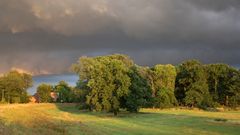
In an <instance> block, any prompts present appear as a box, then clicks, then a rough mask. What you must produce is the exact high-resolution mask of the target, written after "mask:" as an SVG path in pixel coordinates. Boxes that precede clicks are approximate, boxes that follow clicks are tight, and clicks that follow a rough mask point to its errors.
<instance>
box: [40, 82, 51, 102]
mask: <svg viewBox="0 0 240 135" xmlns="http://www.w3.org/2000/svg"><path fill="white" fill-rule="evenodd" d="M52 91H53V87H52V86H51V85H48V84H40V85H39V86H38V87H37V95H38V97H39V102H40V103H49V102H51V101H52V98H51V92H52Z"/></svg>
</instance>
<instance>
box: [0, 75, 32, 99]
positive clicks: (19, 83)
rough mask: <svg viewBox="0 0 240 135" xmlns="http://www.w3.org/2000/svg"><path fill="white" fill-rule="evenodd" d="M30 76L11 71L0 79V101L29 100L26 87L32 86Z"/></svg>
mask: <svg viewBox="0 0 240 135" xmlns="http://www.w3.org/2000/svg"><path fill="white" fill-rule="evenodd" d="M32 82H33V81H32V77H31V75H28V74H25V73H23V74H21V73H18V72H17V71H11V72H9V73H7V74H5V75H4V76H3V77H1V79H0V88H1V102H8V103H26V102H28V101H29V96H28V93H27V89H28V88H29V87H31V86H32Z"/></svg>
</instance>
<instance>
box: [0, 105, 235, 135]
mask: <svg viewBox="0 0 240 135" xmlns="http://www.w3.org/2000/svg"><path fill="white" fill-rule="evenodd" d="M113 134H117V135H128V134H133V135H161V134H163V135H182V134H187V135H209V134H211V135H238V134H240V112H239V111H235V112H205V111H199V110H152V109H143V110H141V113H139V114H129V113H121V114H120V115H119V116H118V117H114V116H113V115H112V114H108V113H96V112H83V111H79V110H78V109H77V108H76V107H75V105H74V104H26V105H1V106H0V135H113Z"/></svg>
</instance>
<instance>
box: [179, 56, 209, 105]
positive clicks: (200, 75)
mask: <svg viewBox="0 0 240 135" xmlns="http://www.w3.org/2000/svg"><path fill="white" fill-rule="evenodd" d="M175 95H176V97H177V99H178V101H179V102H180V103H182V104H184V105H187V106H191V107H197V106H201V105H202V103H203V102H204V100H211V99H205V98H206V97H209V98H211V97H210V96H208V95H209V91H208V84H207V74H206V72H205V70H204V68H203V65H202V64H201V63H200V62H198V61H196V60H190V61H186V62H184V63H182V64H181V65H180V66H178V75H177V79H176V91H175ZM208 106H212V105H211V104H208Z"/></svg>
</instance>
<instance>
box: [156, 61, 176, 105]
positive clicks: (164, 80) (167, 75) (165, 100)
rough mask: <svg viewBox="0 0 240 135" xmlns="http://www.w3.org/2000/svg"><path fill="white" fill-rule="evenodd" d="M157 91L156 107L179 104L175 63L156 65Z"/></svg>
mask: <svg viewBox="0 0 240 135" xmlns="http://www.w3.org/2000/svg"><path fill="white" fill-rule="evenodd" d="M152 70H153V73H154V77H153V78H154V86H155V91H156V94H155V95H156V96H155V103H154V106H155V107H160V108H166V107H173V106H174V105H176V104H177V100H176V98H175V95H174V89H175V80H176V75H177V72H176V68H175V67H174V66H173V65H169V64H168V65H156V66H155V67H154V68H153V69H152Z"/></svg>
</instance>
